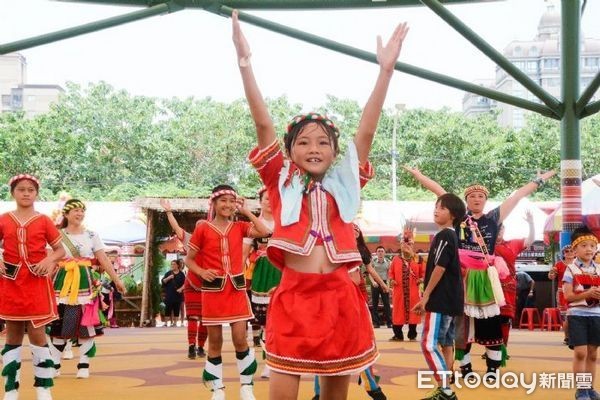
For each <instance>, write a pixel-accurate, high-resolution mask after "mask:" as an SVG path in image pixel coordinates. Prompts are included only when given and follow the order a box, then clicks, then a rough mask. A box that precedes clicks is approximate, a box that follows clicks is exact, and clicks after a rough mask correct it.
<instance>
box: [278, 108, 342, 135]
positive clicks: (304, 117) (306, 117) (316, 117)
mask: <svg viewBox="0 0 600 400" xmlns="http://www.w3.org/2000/svg"><path fill="white" fill-rule="evenodd" d="M302 121H320V122H322V123H324V124H325V125H327V126H328V127H330V128H332V129H333V130H334V131H335V133H336V134H338V135H339V134H340V131H339V130H338V128H337V127H336V126H335V124H334V123H333V121H332V120H330V119H329V118H327V117H326V116H324V115H321V114H319V113H316V112H310V113H308V114H299V115H296V116H295V117H294V118H292V121H291V122H290V123H289V124H288V126H287V133H290V131H291V130H292V129H293V128H294V127H295V126H296V125H298V124H299V123H300V122H302Z"/></svg>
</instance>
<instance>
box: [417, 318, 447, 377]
mask: <svg viewBox="0 0 600 400" xmlns="http://www.w3.org/2000/svg"><path fill="white" fill-rule="evenodd" d="M441 322H442V314H440V313H434V312H427V313H425V318H424V321H423V341H422V342H421V350H422V351H423V356H425V361H426V362H427V365H428V366H429V369H430V370H431V371H432V372H433V373H434V376H435V379H436V380H437V381H438V382H441V381H442V377H441V376H440V374H439V373H438V372H439V371H446V370H447V367H446V361H445V360H444V357H442V354H441V353H440V350H439V347H438V343H439V334H440V325H441Z"/></svg>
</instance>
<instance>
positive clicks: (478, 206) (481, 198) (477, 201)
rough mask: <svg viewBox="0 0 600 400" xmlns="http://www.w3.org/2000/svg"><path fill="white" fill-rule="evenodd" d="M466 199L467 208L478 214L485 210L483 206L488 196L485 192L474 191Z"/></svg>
mask: <svg viewBox="0 0 600 400" xmlns="http://www.w3.org/2000/svg"><path fill="white" fill-rule="evenodd" d="M466 200H467V209H469V210H470V211H471V212H472V213H474V214H478V213H482V212H483V208H484V207H485V203H486V202H487V196H486V195H485V193H483V192H473V193H470V194H469V195H468V196H467V198H466Z"/></svg>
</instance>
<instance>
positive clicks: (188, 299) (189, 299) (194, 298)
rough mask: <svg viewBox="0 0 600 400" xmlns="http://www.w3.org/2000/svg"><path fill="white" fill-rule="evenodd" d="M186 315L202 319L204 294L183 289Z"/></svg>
mask: <svg viewBox="0 0 600 400" xmlns="http://www.w3.org/2000/svg"><path fill="white" fill-rule="evenodd" d="M183 302H184V304H185V314H186V315H187V316H188V317H202V292H198V291H196V290H194V289H191V288H190V289H183Z"/></svg>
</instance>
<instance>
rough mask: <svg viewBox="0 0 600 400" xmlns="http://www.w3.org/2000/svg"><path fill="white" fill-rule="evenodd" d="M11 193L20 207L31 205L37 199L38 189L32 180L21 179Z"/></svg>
mask: <svg viewBox="0 0 600 400" xmlns="http://www.w3.org/2000/svg"><path fill="white" fill-rule="evenodd" d="M11 195H12V197H13V198H14V199H15V201H16V202H17V204H18V205H19V206H20V207H31V206H33V202H34V201H35V200H36V199H37V195H38V190H37V188H36V186H35V185H34V183H33V182H32V181H30V180H29V179H22V180H20V181H19V182H17V184H16V185H15V187H14V189H13V190H12V192H11Z"/></svg>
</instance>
